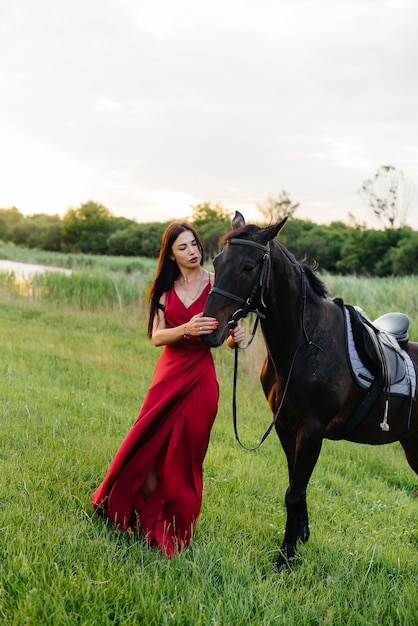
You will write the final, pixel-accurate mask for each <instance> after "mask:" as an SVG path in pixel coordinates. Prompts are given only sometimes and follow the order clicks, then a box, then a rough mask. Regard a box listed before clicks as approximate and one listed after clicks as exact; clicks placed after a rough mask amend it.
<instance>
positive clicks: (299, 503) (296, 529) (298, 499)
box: [276, 423, 323, 568]
mask: <svg viewBox="0 0 418 626" xmlns="http://www.w3.org/2000/svg"><path fill="white" fill-rule="evenodd" d="M279 436H280V435H279ZM322 441H323V432H322V427H321V426H320V424H319V423H317V425H316V426H315V427H313V425H312V424H310V425H309V428H306V427H304V428H300V429H299V431H298V433H297V437H296V442H295V443H296V445H295V454H294V461H293V463H292V462H290V463H289V459H288V465H289V473H290V484H289V487H288V488H287V491H286V496H285V504H286V511H287V520H286V530H285V534H284V538H283V543H282V546H281V549H280V556H279V558H278V560H277V563H276V566H277V568H282V567H284V566H287V565H288V563H289V560H290V559H292V558H293V557H294V556H295V553H296V544H297V542H298V541H302V542H305V541H307V540H308V538H309V519H308V509H307V505H306V489H307V486H308V483H309V480H310V477H311V475H312V472H313V469H314V467H315V465H316V462H317V460H318V457H319V453H320V451H321V447H322ZM285 452H286V449H285ZM286 454H287V452H286ZM291 467H292V470H290V468H291Z"/></svg>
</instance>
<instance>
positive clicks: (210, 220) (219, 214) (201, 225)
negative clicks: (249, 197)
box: [191, 202, 231, 258]
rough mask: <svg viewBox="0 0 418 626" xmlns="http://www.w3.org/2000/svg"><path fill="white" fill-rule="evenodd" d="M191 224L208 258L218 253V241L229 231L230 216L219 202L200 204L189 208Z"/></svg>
mask: <svg viewBox="0 0 418 626" xmlns="http://www.w3.org/2000/svg"><path fill="white" fill-rule="evenodd" d="M191 208H192V210H193V216H192V220H191V221H192V224H193V226H194V227H195V228H196V230H197V232H198V233H199V236H200V238H201V239H202V241H203V245H204V246H205V251H206V255H207V256H208V258H213V257H214V256H215V255H216V254H217V253H218V252H219V239H220V238H221V237H222V235H225V233H227V232H228V231H229V230H230V229H231V215H230V213H229V212H228V211H227V210H226V209H224V208H223V206H222V204H221V203H219V202H216V203H212V202H201V203H200V204H196V205H194V206H192V207H191Z"/></svg>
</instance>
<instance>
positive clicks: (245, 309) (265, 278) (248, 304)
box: [209, 238, 271, 350]
mask: <svg viewBox="0 0 418 626" xmlns="http://www.w3.org/2000/svg"><path fill="white" fill-rule="evenodd" d="M228 244H237V245H241V246H252V247H253V248H257V249H258V250H261V251H262V252H263V253H264V254H263V258H262V259H261V265H260V268H259V270H258V274H257V276H256V279H255V280H254V283H253V285H252V287H251V289H250V291H249V294H248V296H247V297H246V298H243V297H242V296H237V295H236V294H235V293H231V292H230V291H225V290H224V289H219V287H212V289H211V291H210V293H217V294H219V295H220V296H224V297H225V298H228V299H229V300H234V301H235V302H239V304H241V305H242V306H241V308H239V309H237V310H236V311H235V312H234V313H233V314H232V316H231V319H230V320H229V321H228V322H227V326H228V328H230V329H232V328H235V327H236V325H237V324H238V321H239V320H240V319H243V318H245V317H247V315H248V314H249V313H255V314H256V316H257V318H256V322H255V325H254V330H253V333H252V334H251V338H250V341H249V342H248V344H247V345H246V346H245V348H242V349H244V350H245V349H246V348H248V346H249V345H250V343H251V342H252V340H253V338H254V335H255V331H256V330H257V325H258V320H259V318H260V317H265V315H264V314H263V313H261V312H260V311H258V309H254V308H253V307H252V303H253V300H254V297H255V295H256V293H257V291H258V290H260V304H261V306H262V307H264V309H266V308H267V307H266V304H265V301H264V292H265V289H266V286H267V285H268V283H269V279H270V264H271V259H270V246H269V245H268V244H267V245H266V246H263V244H261V243H257V242H256V241H250V240H248V239H237V238H232V239H230V240H229V241H228ZM209 295H210V294H209Z"/></svg>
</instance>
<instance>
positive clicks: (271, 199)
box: [257, 189, 299, 222]
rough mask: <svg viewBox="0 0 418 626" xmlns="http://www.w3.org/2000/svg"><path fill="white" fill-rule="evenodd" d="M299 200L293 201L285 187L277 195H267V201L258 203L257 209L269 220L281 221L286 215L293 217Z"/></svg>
mask: <svg viewBox="0 0 418 626" xmlns="http://www.w3.org/2000/svg"><path fill="white" fill-rule="evenodd" d="M298 207H299V202H292V200H291V199H290V197H289V195H288V193H287V192H286V191H285V190H284V189H283V191H281V192H280V193H279V194H278V195H277V196H267V200H266V201H265V202H260V203H259V204H257V209H258V210H259V211H260V213H261V215H262V216H263V217H264V218H265V219H266V220H267V221H268V222H280V221H281V220H282V219H284V218H285V217H293V215H294V214H295V211H296V209H297V208H298Z"/></svg>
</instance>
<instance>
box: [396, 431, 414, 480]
mask: <svg viewBox="0 0 418 626" xmlns="http://www.w3.org/2000/svg"><path fill="white" fill-rule="evenodd" d="M400 443H401V446H402V447H403V449H404V452H405V456H406V459H407V461H408V463H409V465H410V466H411V467H412V469H413V470H414V472H415V473H416V474H418V432H416V433H413V434H412V435H409V436H408V437H406V438H405V439H402V440H401V442H400Z"/></svg>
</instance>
